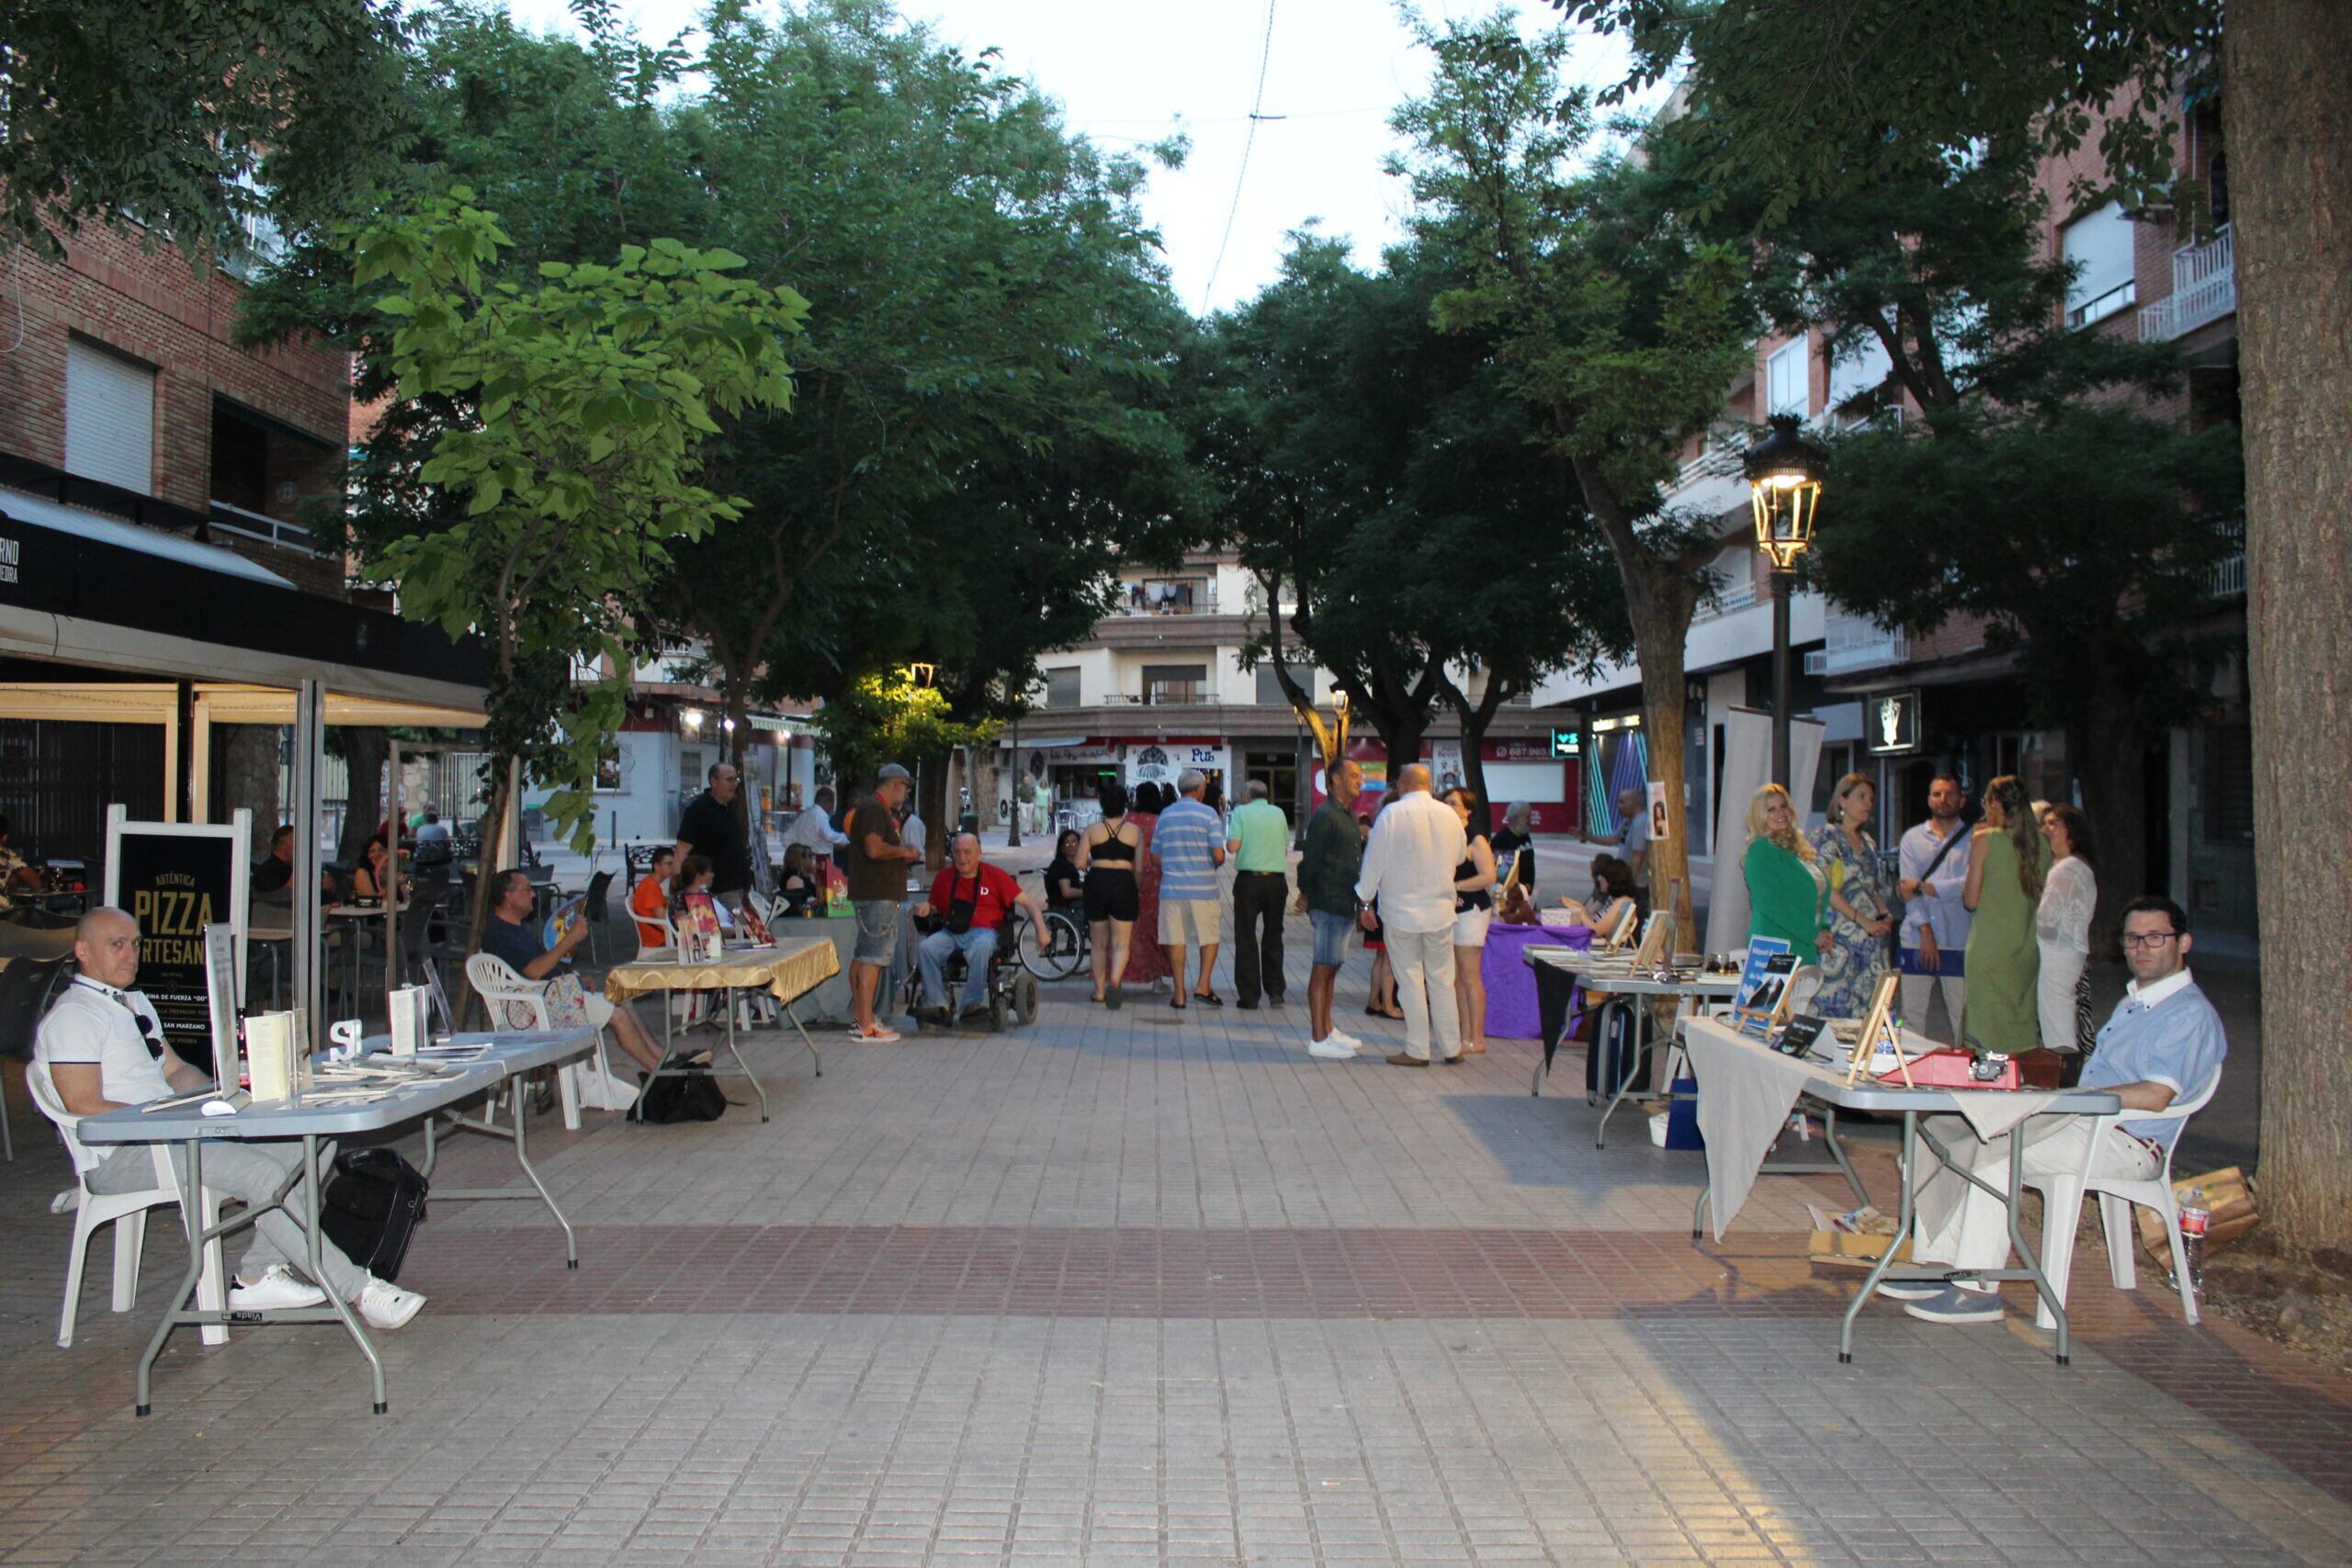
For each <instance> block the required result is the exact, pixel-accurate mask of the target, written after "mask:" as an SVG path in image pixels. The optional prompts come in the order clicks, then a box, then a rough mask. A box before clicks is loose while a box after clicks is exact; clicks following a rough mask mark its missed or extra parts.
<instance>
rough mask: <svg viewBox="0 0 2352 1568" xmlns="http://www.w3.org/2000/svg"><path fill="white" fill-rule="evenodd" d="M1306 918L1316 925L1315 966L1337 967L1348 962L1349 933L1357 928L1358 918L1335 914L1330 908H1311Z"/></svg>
mask: <svg viewBox="0 0 2352 1568" xmlns="http://www.w3.org/2000/svg"><path fill="white" fill-rule="evenodd" d="M1306 918H1307V919H1308V920H1309V921H1310V922H1312V923H1313V925H1314V927H1315V966H1316V967H1317V968H1318V969H1337V968H1338V967H1339V966H1340V964H1344V963H1346V962H1347V957H1348V933H1349V932H1350V931H1353V930H1355V929H1356V918H1355V917H1354V916H1353V915H1335V914H1332V913H1331V912H1330V911H1329V910H1328V909H1309V910H1307V911H1306Z"/></svg>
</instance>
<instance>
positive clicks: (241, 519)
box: [209, 501, 336, 556]
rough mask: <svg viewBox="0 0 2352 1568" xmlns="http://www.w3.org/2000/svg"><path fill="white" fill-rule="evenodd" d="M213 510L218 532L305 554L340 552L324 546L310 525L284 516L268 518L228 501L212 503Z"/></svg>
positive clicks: (212, 526)
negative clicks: (321, 546) (287, 519)
mask: <svg viewBox="0 0 2352 1568" xmlns="http://www.w3.org/2000/svg"><path fill="white" fill-rule="evenodd" d="M210 513H211V521H210V524H209V529H210V531H211V532H212V533H215V534H234V535H236V536H238V537H239V538H241V539H259V540H261V541H262V542H263V543H264V544H270V545H276V546H277V547H280V548H282V549H288V550H300V551H301V552H302V553H303V554H305V555H312V556H332V555H334V554H335V553H336V552H334V551H333V550H322V549H321V548H320V547H319V541H318V538H317V536H315V535H313V534H312V533H311V530H310V527H309V525H306V524H301V523H288V522H287V521H286V520H285V519H284V518H282V517H265V516H263V515H262V514H261V513H258V512H248V511H246V510H245V509H244V508H243V507H242V506H232V505H230V504H229V503H228V502H225V501H216V502H211V504H210Z"/></svg>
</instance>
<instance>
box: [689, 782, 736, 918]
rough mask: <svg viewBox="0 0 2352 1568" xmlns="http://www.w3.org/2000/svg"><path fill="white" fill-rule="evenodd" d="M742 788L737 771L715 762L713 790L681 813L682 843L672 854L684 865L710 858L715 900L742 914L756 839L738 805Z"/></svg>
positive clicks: (705, 791) (712, 889)
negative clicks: (693, 858) (695, 858)
mask: <svg viewBox="0 0 2352 1568" xmlns="http://www.w3.org/2000/svg"><path fill="white" fill-rule="evenodd" d="M742 787H743V785H742V781H741V779H739V778H737V777H736V776H735V770H734V768H732V767H731V766H729V764H727V763H725V762H713V763H712V764H711V765H710V787H709V788H708V789H707V790H704V791H703V792H702V793H701V794H700V795H696V796H695V797H694V798H693V799H692V800H690V801H688V802H686V808H685V810H684V812H682V813H680V814H679V817H678V841H677V844H676V846H675V847H674V848H673V851H672V853H673V854H674V855H676V856H677V861H678V863H679V864H680V865H684V864H685V863H686V857H687V856H688V855H707V856H709V857H710V892H711V897H714V898H717V899H718V901H719V902H720V903H722V904H724V905H726V906H727V907H728V908H729V909H731V910H733V911H734V912H735V913H737V914H739V915H740V914H741V913H742V912H743V900H744V895H745V894H746V893H748V892H749V891H750V890H751V886H752V840H751V837H750V835H749V833H747V832H746V831H745V829H744V827H743V818H742V817H741V815H740V814H739V810H738V807H737V806H736V804H735V796H736V794H737V792H739V791H740V790H741V788H742Z"/></svg>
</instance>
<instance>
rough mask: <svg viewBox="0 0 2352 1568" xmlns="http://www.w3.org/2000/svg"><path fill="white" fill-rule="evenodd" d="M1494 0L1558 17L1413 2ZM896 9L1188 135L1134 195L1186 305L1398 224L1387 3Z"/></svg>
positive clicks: (1100, 107)
mask: <svg viewBox="0 0 2352 1568" xmlns="http://www.w3.org/2000/svg"><path fill="white" fill-rule="evenodd" d="M1498 4H1499V5H1508V6H1511V8H1513V9H1516V10H1518V11H1519V12H1520V13H1521V25H1522V26H1523V27H1525V28H1531V29H1532V28H1538V27H1542V26H1546V25H1550V24H1551V23H1552V22H1554V21H1555V20H1556V13H1555V12H1554V11H1553V10H1552V9H1551V8H1550V7H1549V6H1546V5H1544V4H1543V3H1542V0H1532V3H1524V4H1518V3H1514V0H1421V9H1422V11H1423V13H1424V14H1425V15H1428V16H1430V17H1432V18H1442V17H1465V18H1467V17H1476V16H1479V15H1483V14H1485V13H1487V12H1488V11H1491V10H1493V9H1494V8H1495V7H1496V6H1497V5H1498ZM506 5H507V9H508V11H509V12H510V13H511V14H512V15H513V16H514V17H515V18H516V20H517V21H519V22H521V23H523V24H524V25H526V26H529V27H534V28H542V29H558V28H560V29H567V30H568V29H570V28H571V26H572V23H571V17H570V14H569V13H568V12H567V11H566V9H565V7H564V5H563V0H506ZM702 5H703V0H620V5H619V7H618V8H619V10H620V12H621V14H623V15H625V16H633V17H634V18H635V20H636V22H637V25H638V28H639V32H640V33H641V34H642V35H643V36H644V37H645V38H647V39H649V40H653V41H666V40H667V39H669V38H671V37H672V36H673V35H674V34H675V33H677V32H679V31H680V30H682V29H684V28H690V27H692V26H693V24H694V21H695V17H696V16H697V15H698V14H699V12H700V11H701V9H702ZM899 9H900V11H901V12H902V13H903V14H905V15H906V16H908V17H914V18H921V19H924V20H928V21H930V22H933V24H935V25H936V28H937V29H938V31H939V32H940V34H941V35H942V36H943V37H944V38H945V39H949V40H951V41H954V42H957V43H960V44H962V45H963V46H965V48H966V49H967V51H968V52H971V53H978V51H980V50H982V49H986V48H989V47H991V46H993V47H994V48H996V49H997V50H999V51H1001V56H1002V61H1003V65H1004V68H1005V69H1006V70H1008V71H1010V72H1012V73H1017V74H1020V75H1023V76H1024V77H1026V78H1027V79H1028V80H1030V81H1032V82H1034V83H1035V84H1036V85H1038V86H1039V87H1040V88H1041V89H1042V90H1044V91H1045V92H1046V94H1048V95H1049V96H1053V97H1055V98H1057V99H1058V100H1059V101H1060V102H1061V104H1062V105H1063V107H1064V109H1065V111H1066V117H1067V119H1068V121H1069V125H1070V127H1071V129H1073V130H1080V131H1083V132H1084V133H1086V134H1087V135H1089V136H1091V137H1093V138H1094V139H1095V140H1096V141H1100V142H1102V143H1103V144H1104V145H1106V146H1109V147H1127V146H1130V145H1132V144H1135V143H1142V142H1153V141H1159V140H1161V139H1163V138H1165V137H1167V136H1168V135H1169V134H1170V132H1174V131H1182V132H1184V133H1185V134H1187V135H1189V136H1190V137H1191V139H1192V151H1191V153H1190V154H1189V156H1188V157H1187V158H1186V160H1185V163H1184V165H1183V166H1182V168H1180V169H1173V170H1171V169H1165V168H1157V167H1155V168H1154V170H1153V173H1152V176H1151V182H1150V185H1149V186H1148V189H1147V191H1146V194H1145V197H1144V201H1143V207H1144V213H1145V217H1146V218H1147V220H1148V221H1149V222H1150V223H1151V224H1152V225H1153V226H1154V227H1155V228H1157V229H1158V230H1159V234H1160V237H1161V240H1162V243H1163V244H1164V245H1165V247H1166V254H1167V260H1168V265H1169V268H1170V275H1171V276H1172V277H1173V279H1174V283H1175V288H1176V291H1177V296H1178V298H1179V299H1181V300H1182V302H1183V304H1184V305H1185V307H1186V308H1187V309H1189V310H1193V311H1194V312H1196V313H1199V312H1204V311H1205V310H1210V309H1223V308H1226V307H1229V306H1231V305H1234V304H1237V303H1238V302H1239V301H1241V300H1244V299H1249V298H1250V297H1251V296H1252V295H1254V294H1256V293H1257V291H1258V290H1259V289H1261V288H1263V287H1265V286H1266V285H1267V284H1269V283H1271V282H1272V281H1273V280H1274V278H1275V276H1277V274H1278V273H1279V271H1280V269H1281V262H1282V255H1283V248H1284V241H1285V236H1287V235H1288V234H1289V233H1290V232H1291V231H1293V230H1295V229H1299V228H1302V227H1305V226H1306V225H1307V224H1309V223H1314V224H1316V225H1317V227H1318V228H1319V230H1320V231H1321V232H1323V233H1325V234H1327V235H1345V236H1347V237H1348V238H1349V239H1350V240H1351V242H1352V243H1354V245H1355V247H1356V256H1357V260H1358V262H1359V264H1360V265H1366V266H1370V265H1375V264H1376V263H1377V261H1378V259H1379V254H1380V251H1381V248H1382V247H1383V246H1384V245H1385V244H1387V243H1390V242H1392V241H1394V240H1396V239H1397V238H1398V237H1400V236H1401V234H1402V231H1403V224H1402V220H1403V217H1404V213H1405V208H1406V205H1407V199H1406V193H1405V191H1404V186H1403V182H1402V181H1401V180H1397V179H1395V178H1392V177H1391V176H1389V175H1385V174H1383V173H1382V172H1381V162H1382V159H1383V158H1384V156H1385V154H1386V153H1387V152H1390V151H1391V150H1392V149H1393V148H1394V147H1395V146H1396V145H1397V138H1396V136H1395V135H1394V133H1393V132H1391V131H1390V130H1389V129H1388V123H1387V119H1388V112H1389V110H1390V109H1391V108H1393V107H1395V106H1396V105H1397V104H1398V103H1399V102H1401V101H1403V100H1404V99H1405V98H1407V97H1408V96H1412V95H1414V94H1415V93H1417V92H1418V91H1419V89H1420V87H1421V85H1423V83H1424V82H1425V81H1426V80H1427V74H1428V67H1427V63H1426V58H1425V57H1424V56H1423V55H1422V54H1421V53H1420V51H1418V50H1416V49H1415V48H1414V46H1413V42H1412V39H1411V35H1410V34H1409V32H1408V30H1407V28H1406V26H1405V24H1404V22H1403V21H1402V20H1401V19H1400V18H1399V17H1398V15H1397V11H1396V9H1395V7H1394V6H1392V5H1391V4H1389V0H1188V3H1186V4H1183V5H1168V4H1159V5H1146V4H1141V3H1139V0H899ZM1270 13H1271V15H1272V29H1271V34H1270V32H1269V28H1268V25H1267V24H1268V17H1269V14H1270ZM1261 61H1262V62H1263V65H1264V76H1265V99H1264V109H1263V112H1264V113H1265V114H1266V115H1268V116H1273V115H1281V116H1284V117H1285V118H1282V119H1279V120H1272V119H1270V120H1267V121H1263V122H1261V123H1260V125H1259V126H1258V132H1257V136H1256V139H1255V141H1250V106H1251V104H1252V103H1253V101H1255V99H1256V96H1257V93H1258V84H1259V73H1260V66H1261ZM1624 62H1625V51H1624V49H1623V45H1621V44H1619V43H1618V42H1617V41H1616V40H1614V39H1599V38H1588V39H1581V40H1579V43H1578V47H1577V53H1576V56H1575V58H1574V60H1573V61H1572V62H1571V70H1570V76H1571V79H1572V80H1575V81H1577V82H1579V83H1582V84H1586V85H1594V86H1600V85H1607V84H1609V83H1612V82H1614V81H1616V80H1617V79H1618V78H1619V77H1620V76H1622V75H1623V69H1624ZM1656 96H1662V95H1656ZM1245 145H1246V146H1247V151H1248V167H1247V170H1246V172H1245V170H1244V168H1243V153H1244V149H1245ZM1237 191H1238V197H1237ZM1228 226H1229V228H1230V235H1229V237H1228V235H1227V230H1228Z"/></svg>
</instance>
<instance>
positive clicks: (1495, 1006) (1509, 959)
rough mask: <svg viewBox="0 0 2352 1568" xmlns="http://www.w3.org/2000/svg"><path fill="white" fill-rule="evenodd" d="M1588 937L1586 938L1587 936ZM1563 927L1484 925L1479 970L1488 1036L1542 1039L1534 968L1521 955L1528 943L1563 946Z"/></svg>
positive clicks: (1526, 948) (1564, 931) (1510, 1038)
mask: <svg viewBox="0 0 2352 1568" xmlns="http://www.w3.org/2000/svg"><path fill="white" fill-rule="evenodd" d="M1588 940H1589V938H1588ZM1567 945H1568V932H1567V929H1566V927H1546V926H1507V925H1503V924H1501V923H1499V922H1498V923H1496V924H1494V925H1491V926H1488V927H1487V948H1486V953H1485V955H1484V956H1483V958H1482V959H1481V961H1480V963H1479V965H1478V973H1479V974H1480V975H1482V976H1485V978H1486V982H1487V1038H1488V1039H1491V1040H1541V1039H1542V1038H1543V1037H1544V1025H1543V1021H1542V1019H1541V1015H1540V1014H1539V1013H1538V1012H1537V1010H1536V1006H1535V971H1533V970H1532V969H1530V968H1529V967H1528V966H1527V961H1526V960H1525V959H1524V958H1523V957H1521V954H1522V953H1525V952H1526V951H1527V950H1528V949H1529V948H1530V947H1566V946H1567Z"/></svg>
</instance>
